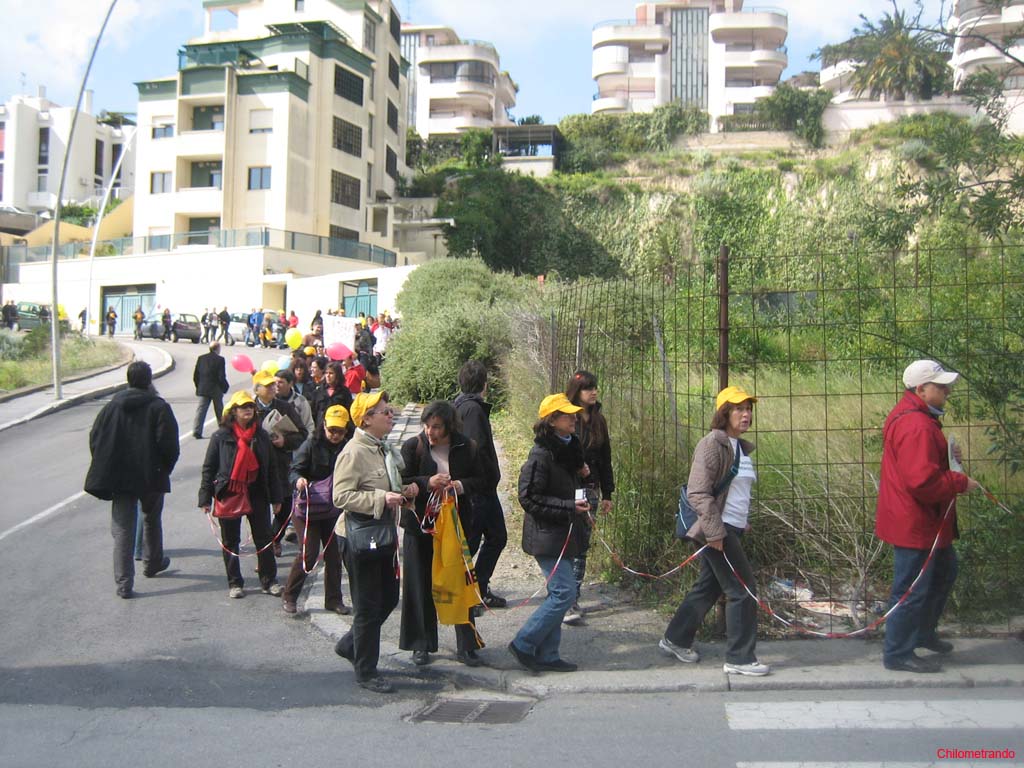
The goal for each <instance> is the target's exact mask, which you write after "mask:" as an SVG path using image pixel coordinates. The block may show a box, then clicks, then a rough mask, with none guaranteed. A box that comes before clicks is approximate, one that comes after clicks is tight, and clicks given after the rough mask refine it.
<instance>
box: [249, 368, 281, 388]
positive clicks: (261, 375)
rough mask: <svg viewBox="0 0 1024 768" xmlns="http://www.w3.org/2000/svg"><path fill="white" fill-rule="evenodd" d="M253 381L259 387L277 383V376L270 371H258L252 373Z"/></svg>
mask: <svg viewBox="0 0 1024 768" xmlns="http://www.w3.org/2000/svg"><path fill="white" fill-rule="evenodd" d="M252 383H253V384H255V385H256V386H259V387H266V386H269V385H271V384H276V383H277V376H275V375H274V374H272V373H271V372H270V371H256V373H254V374H253V375H252Z"/></svg>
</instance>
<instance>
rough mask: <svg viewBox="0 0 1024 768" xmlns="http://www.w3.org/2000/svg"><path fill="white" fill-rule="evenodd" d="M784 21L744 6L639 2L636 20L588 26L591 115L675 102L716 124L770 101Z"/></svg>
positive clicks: (731, 1) (690, 0) (734, 1)
mask: <svg viewBox="0 0 1024 768" xmlns="http://www.w3.org/2000/svg"><path fill="white" fill-rule="evenodd" d="M788 33H789V19H788V17H787V15H786V12H785V11H781V10H777V9H774V8H749V9H748V8H744V7H743V0H675V1H674V2H655V3H639V4H638V5H637V6H636V13H635V18H633V19H626V20H620V21H606V22H602V23H600V24H598V25H597V26H595V27H594V31H593V35H592V42H593V49H594V51H593V67H592V75H593V78H594V80H595V81H597V93H596V94H595V95H594V103H593V105H592V108H591V111H592V112H593V113H594V114H614V113H624V112H650V111H651V110H653V109H654V108H655V107H657V106H660V105H662V104H669V103H673V102H680V103H683V104H689V105H693V106H696V107H699V108H701V109H703V110H706V111H707V112H708V113H710V115H711V129H712V130H713V131H714V130H717V118H719V117H721V116H723V115H733V114H745V113H750V112H752V111H753V109H754V102H756V101H757V100H758V99H761V98H764V97H766V96H769V95H771V94H772V93H773V92H774V90H775V87H776V86H777V85H778V83H779V77H780V76H781V75H782V72H783V70H785V68H786V66H787V65H788V63H789V59H788V55H787V52H786V47H785V42H786V37H787V35H788Z"/></svg>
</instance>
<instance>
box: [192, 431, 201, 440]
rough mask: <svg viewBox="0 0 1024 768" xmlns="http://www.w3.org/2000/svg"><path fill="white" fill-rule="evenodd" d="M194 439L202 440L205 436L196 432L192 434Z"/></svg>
mask: <svg viewBox="0 0 1024 768" xmlns="http://www.w3.org/2000/svg"><path fill="white" fill-rule="evenodd" d="M192 439H193V440H202V439H203V436H202V435H197V434H196V433H195V432H193V433H192Z"/></svg>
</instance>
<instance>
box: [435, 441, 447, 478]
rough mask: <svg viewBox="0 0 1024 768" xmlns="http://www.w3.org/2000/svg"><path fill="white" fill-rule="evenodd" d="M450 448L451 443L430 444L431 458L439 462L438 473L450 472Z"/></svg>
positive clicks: (436, 462) (445, 473)
mask: <svg viewBox="0 0 1024 768" xmlns="http://www.w3.org/2000/svg"><path fill="white" fill-rule="evenodd" d="M450 448H451V446H450V445H432V446H430V458H432V459H433V460H434V463H435V464H437V474H439V475H447V474H450V473H449V471H448V450H449V449H450Z"/></svg>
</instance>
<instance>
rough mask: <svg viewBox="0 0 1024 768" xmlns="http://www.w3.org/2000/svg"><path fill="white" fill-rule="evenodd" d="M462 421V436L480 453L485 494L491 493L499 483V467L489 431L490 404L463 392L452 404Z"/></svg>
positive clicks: (477, 396)
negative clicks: (471, 442) (473, 444)
mask: <svg viewBox="0 0 1024 768" xmlns="http://www.w3.org/2000/svg"><path fill="white" fill-rule="evenodd" d="M452 404H453V405H454V406H455V411H456V412H457V413H458V414H459V417H460V418H461V419H462V434H464V435H465V436H466V437H468V438H469V439H470V440H472V441H473V442H474V443H476V445H477V450H478V451H479V452H480V466H481V469H482V470H483V478H482V480H483V488H484V492H485V493H493V492H494V491H495V490H496V489H497V487H498V483H499V482H500V481H501V467H500V466H499V465H498V453H497V451H496V450H495V449H494V433H493V432H492V431H491V408H492V406H491V404H490V403H487V402H484V399H483V398H482V397H480V395H469V394H466V393H465V392H463V393H462V394H461V395H459V396H458V397H456V398H455V401H454V402H453V403H452Z"/></svg>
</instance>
